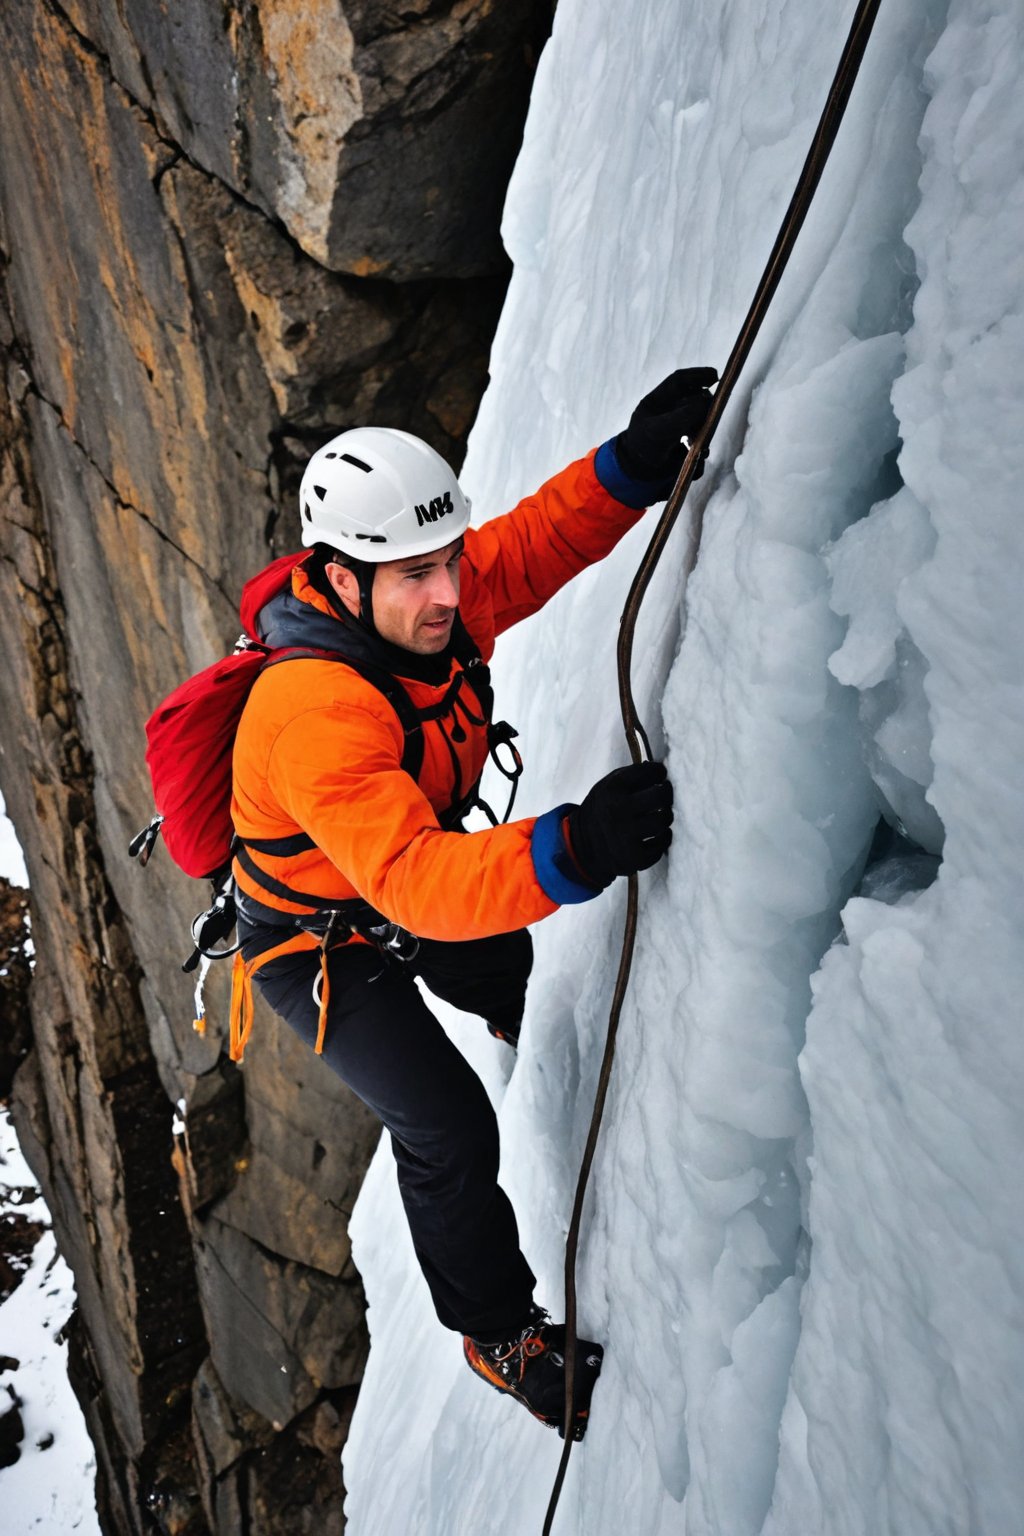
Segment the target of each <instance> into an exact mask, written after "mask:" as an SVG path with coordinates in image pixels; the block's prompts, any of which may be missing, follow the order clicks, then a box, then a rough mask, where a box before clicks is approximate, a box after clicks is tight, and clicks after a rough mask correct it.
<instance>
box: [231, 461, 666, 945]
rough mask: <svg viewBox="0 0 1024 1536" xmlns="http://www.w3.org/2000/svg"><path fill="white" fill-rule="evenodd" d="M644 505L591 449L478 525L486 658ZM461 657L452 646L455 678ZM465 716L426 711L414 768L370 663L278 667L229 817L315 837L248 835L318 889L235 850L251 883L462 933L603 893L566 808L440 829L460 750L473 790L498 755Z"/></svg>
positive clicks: (305, 589) (269, 857)
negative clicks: (607, 473)
mask: <svg viewBox="0 0 1024 1536" xmlns="http://www.w3.org/2000/svg"><path fill="white" fill-rule="evenodd" d="M641 515H642V510H638V509H637V508H634V507H630V506H626V505H625V504H624V503H622V502H620V501H617V500H615V499H614V498H613V497H612V496H611V495H610V494H609V493H608V492H607V491H606V490H605V489H604V488H603V486H602V485H601V483H600V481H599V480H598V478H597V475H596V474H595V471H594V455H593V454H589V455H588V456H587V457H586V458H584V459H580V460H578V461H577V462H576V463H573V464H570V465H569V466H568V468H566V469H564V470H563V471H562V472H561V474H558V475H556V476H555V477H554V478H553V479H551V480H549V481H547V483H546V484H545V485H543V486H542V487H541V488H540V490H539V491H537V492H536V494H535V495H533V496H528V497H527V498H526V499H525V500H523V501H521V502H520V503H519V505H518V506H517V507H516V508H515V509H514V510H513V511H511V512H509V513H506V514H505V515H504V516H502V517H498V518H495V519H493V520H492V521H491V522H489V523H486V524H485V525H484V526H483V527H482V528H470V529H469V530H468V531H467V533H466V542H465V555H464V558H463V562H462V588H461V597H460V603H459V612H460V614H461V617H462V620H463V623H464V624H465V626H466V628H467V630H468V631H469V633H470V635H471V636H472V638H473V639H474V641H475V642H476V644H477V645H478V646H479V648H480V652H481V655H482V656H483V659H484V660H485V661H487V660H489V659H490V656H491V654H492V652H493V650H494V640H495V636H496V635H499V634H500V633H501V632H502V631H503V630H505V629H508V628H509V626H510V625H512V624H515V623H518V621H519V620H520V619H524V618H527V617H528V616H529V615H530V614H532V613H535V612H536V611H537V610H538V609H539V608H541V607H543V605H544V604H545V603H546V602H547V600H548V599H549V598H550V597H551V596H552V595H553V594H554V593H555V592H557V591H558V590H559V588H560V587H562V586H563V585H564V584H565V583H566V582H567V581H569V580H570V579H571V577H573V576H575V575H576V574H577V573H578V572H579V571H581V570H583V569H584V568H585V567H586V566H588V565H590V564H592V563H593V562H594V561H597V560H601V559H603V557H604V556H605V555H607V554H608V553H609V551H610V550H611V549H613V548H614V546H615V545H616V543H617V542H618V540H619V539H620V538H621V537H622V535H623V534H624V533H625V532H626V531H627V530H628V529H629V528H630V527H632V525H633V524H634V523H635V522H636V521H637V519H638V518H639V517H640V516H641ZM292 580H293V585H292V592H293V594H294V596H295V597H297V598H298V599H300V600H301V601H302V602H304V603H306V604H308V605H309V606H310V609H311V610H319V611H321V612H323V613H327V612H329V605H328V604H327V603H326V601H325V600H324V599H323V598H322V597H321V596H320V594H319V593H317V592H315V591H314V590H313V589H312V588H311V587H310V585H309V583H308V581H307V580H306V577H305V573H304V571H303V568H302V567H301V566H298V567H297V568H296V570H295V572H294V573H293V578H292ZM458 669H459V663H458V662H457V661H455V660H453V661H452V664H451V673H450V677H452V676H454V674H455V672H456V671H457V670H458ZM402 683H403V686H404V687H405V689H406V691H407V692H408V694H409V696H410V698H411V699H412V701H413V703H414V704H415V705H416V706H417V708H421V709H422V708H425V707H426V706H428V705H430V704H434V703H437V702H439V701H440V699H441V698H442V697H443V695H444V693H445V688H446V686H447V685H446V684H445V685H441V686H438V687H434V686H432V685H431V684H428V683H425V682H422V681H418V680H416V679H410V678H405V677H403V678H402ZM467 690H468V684H467V683H466V682H465V681H464V683H463V690H462V692H463V695H464V696H465V697H466V698H467V700H468V701H469V702H470V706H471V710H472V712H473V713H479V711H478V709H477V702H476V699H475V696H474V695H473V694H472V692H471V690H470V691H468V692H467ZM458 721H459V724H460V725H461V726H462V727H463V729H462V730H461V731H460V730H456V731H454V732H452V730H451V725H452V721H451V720H450V719H449V720H448V722H447V725H448V729H447V730H445V731H444V732H442V724H443V722H428V723H427V724H426V725H425V726H424V758H423V765H422V768H421V770H420V773H419V776H418V780H414V779H413V778H412V777H410V775H409V774H408V773H405V772H404V771H403V770H402V769H401V767H400V763H401V758H402V749H403V744H404V735H403V731H402V728H401V725H400V724H399V721H398V717H397V715H396V714H395V711H394V710H393V709H392V707H391V705H390V704H389V703H388V702H387V700H386V699H385V698H384V696H383V695H382V694H381V693H380V692H379V691H378V690H377V689H376V688H374V687H373V686H372V684H370V683H368V682H366V681H365V680H364V679H363V678H362V677H360V676H359V675H358V673H356V672H355V671H353V670H352V669H351V668H349V667H347V666H345V665H343V664H340V663H338V662H335V661H328V660H319V659H312V658H310V659H299V660H292V661H288V662H287V663H286V664H283V665H280V666H274V667H268V668H267V669H266V670H265V671H264V672H263V673H261V674H260V676H259V678H258V679H257V681H256V684H255V686H254V687H253V690H252V693H251V694H250V696H249V699H248V701H247V703H246V706H245V710H244V712H243V715H242V719H241V723H240V725H239V729H238V735H237V738H236V742H235V753H234V793H233V798H232V808H231V813H232V819H233V821H234V825H235V831H236V833H237V835H238V836H239V838H241V839H242V841H243V842H245V843H247V844H248V843H250V842H252V841H253V840H255V841H259V840H271V839H280V838H287V837H294V836H295V834H298V833H306V834H307V835H308V838H310V839H312V841H313V843H314V844H315V846H314V847H313V848H312V849H309V848H306V849H305V851H299V852H296V853H286V854H284V855H278V854H269V853H261V852H259V851H258V850H255V849H251V848H250V849H249V850H248V855H249V859H250V860H251V864H252V865H255V866H256V868H257V869H258V870H259V871H260V872H265V875H266V876H267V877H269V879H270V881H271V882H280V883H281V884H282V885H283V886H286V887H287V888H289V889H290V890H291V891H292V892H294V893H298V895H300V896H302V895H305V896H307V897H309V898H310V899H309V901H307V902H304V901H302V900H290V899H287V898H286V897H284V896H281V895H275V894H274V893H273V892H272V891H271V890H269V889H268V887H267V886H266V885H264V884H263V882H262V880H261V879H259V878H258V877H254V876H253V875H252V874H251V873H248V872H247V871H246V870H245V869H243V868H242V867H241V866H240V865H239V863H238V861H237V860H236V861H235V868H234V874H235V879H236V881H237V883H238V886H239V888H240V890H241V892H242V893H243V896H246V895H247V896H249V897H254V898H256V900H257V901H259V902H260V903H262V904H263V905H264V906H267V907H272V908H274V909H275V911H277V912H281V913H294V914H298V915H302V914H307V915H308V914H312V913H314V912H315V911H316V908H317V904H318V903H319V904H320V905H321V906H322V905H325V904H326V905H329V902H330V899H332V898H333V899H336V900H339V901H342V900H347V899H351V898H352V897H354V896H360V897H362V898H363V899H364V900H366V901H368V902H369V903H370V904H371V906H373V907H374V908H376V909H377V910H378V911H379V912H382V913H383V914H384V915H385V916H386V917H387V918H389V919H390V920H391V921H392V922H396V923H398V924H400V925H401V926H402V927H403V928H407V929H408V930H409V931H410V932H412V933H415V934H418V935H419V936H420V937H422V938H430V939H444V940H459V939H474V938H481V937H484V936H486V935H489V934H495V933H505V932H509V931H511V930H512V929H515V928H519V927H522V926H523V925H524V924H528V923H533V922H536V921H537V920H538V919H539V918H542V917H547V916H548V915H549V913H551V912H553V911H555V910H556V908H557V906H558V905H559V904H560V903H561V902H563V901H580V900H586V899H589V897H590V896H593V895H595V894H596V891H595V890H594V888H593V887H591V886H588V885H586V884H585V883H582V882H581V881H580V879H579V873H578V870H575V869H574V866H572V865H571V862H568V863H567V861H566V859H565V856H564V847H563V846H562V844H561V842H560V836H561V833H560V828H561V822H562V817H563V815H564V811H565V809H566V808H565V807H558V808H557V810H556V811H552V812H550V813H548V815H547V816H546V817H540V818H533V817H531V818H527V819H524V820H520V821H513V822H510V823H509V824H507V825H505V826H499V827H494V828H488V829H487V830H485V831H479V832H470V833H462V832H449V831H444V830H442V828H441V827H440V825H439V823H438V815H439V813H441V812H443V811H444V810H446V809H447V808H448V806H449V805H450V804H451V801H452V798H453V790H454V785H455V774H454V768H453V764H452V757H451V750H452V749H454V750H455V751H456V752H457V754H458V759H459V765H460V769H461V775H460V776H461V781H462V787H463V789H465V788H466V787H467V786H468V785H469V784H471V783H472V782H473V780H474V779H475V778H476V777H477V776H478V774H479V772H480V770H481V769H482V767H483V763H484V761H485V758H486V755H487V743H486V734H485V730H484V728H483V727H482V726H478V727H474V726H473V725H471V724H469V723H467V721H466V719H465V717H464V716H463V715H461V714H460V715H459V717H458ZM463 733H464V739H463V740H461V741H459V740H458V738H459V736H461V735H463ZM449 743H451V746H449ZM299 841H300V842H301V841H302V839H299Z"/></svg>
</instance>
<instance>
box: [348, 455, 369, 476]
mask: <svg viewBox="0 0 1024 1536" xmlns="http://www.w3.org/2000/svg"><path fill="white" fill-rule="evenodd" d="M342 458H343V459H344V460H345V463H346V464H354V465H355V467H356V469H361V470H363V471H364V473H365V474H368V475H370V474H372V473H373V467H372V465H370V464H364V462H363V460H362V459H356V458H354V457H353V456H352V454H351V453H343V454H342Z"/></svg>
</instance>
